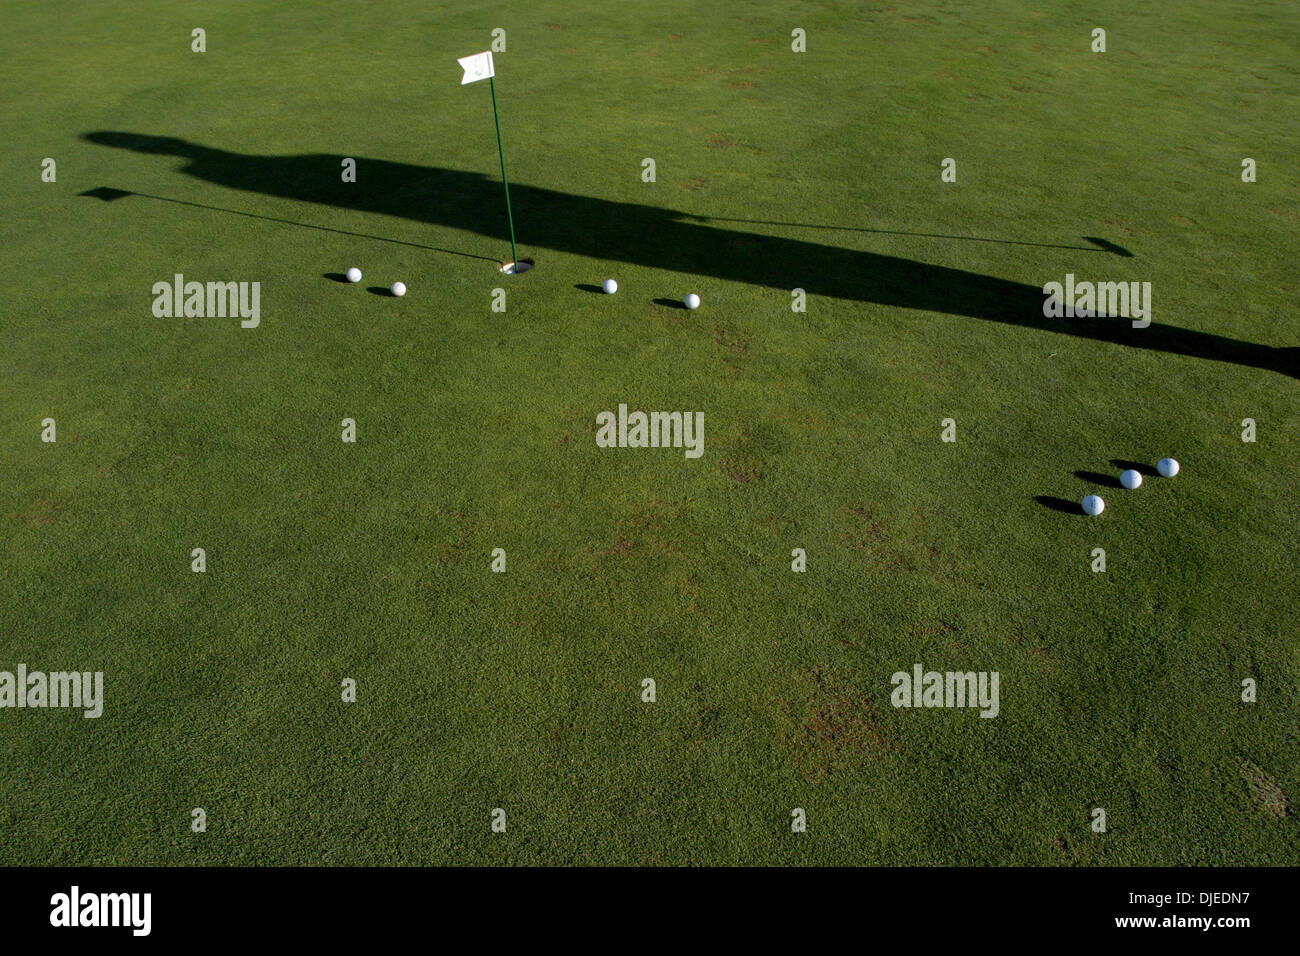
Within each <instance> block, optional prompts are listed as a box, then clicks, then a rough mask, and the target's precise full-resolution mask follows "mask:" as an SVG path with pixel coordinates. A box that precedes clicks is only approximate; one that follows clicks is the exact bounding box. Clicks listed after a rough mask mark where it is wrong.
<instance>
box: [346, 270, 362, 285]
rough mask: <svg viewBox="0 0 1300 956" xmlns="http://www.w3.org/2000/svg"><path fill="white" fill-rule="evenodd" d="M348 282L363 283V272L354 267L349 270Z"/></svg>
mask: <svg viewBox="0 0 1300 956" xmlns="http://www.w3.org/2000/svg"><path fill="white" fill-rule="evenodd" d="M348 281H349V282H360V281H361V270H360V269H358V268H357V267H356V266H353V267H352V268H351V269H349V270H348Z"/></svg>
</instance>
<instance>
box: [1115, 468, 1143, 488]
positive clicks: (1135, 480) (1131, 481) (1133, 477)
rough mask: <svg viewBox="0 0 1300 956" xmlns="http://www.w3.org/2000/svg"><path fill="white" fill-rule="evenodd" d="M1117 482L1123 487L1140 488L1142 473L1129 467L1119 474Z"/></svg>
mask: <svg viewBox="0 0 1300 956" xmlns="http://www.w3.org/2000/svg"><path fill="white" fill-rule="evenodd" d="M1119 483H1120V484H1121V485H1123V486H1124V487H1125V488H1140V487H1141V486H1142V475H1141V474H1139V473H1138V472H1137V471H1135V470H1134V469H1132V468H1130V469H1129V470H1128V471H1126V472H1124V474H1122V475H1120V476H1119Z"/></svg>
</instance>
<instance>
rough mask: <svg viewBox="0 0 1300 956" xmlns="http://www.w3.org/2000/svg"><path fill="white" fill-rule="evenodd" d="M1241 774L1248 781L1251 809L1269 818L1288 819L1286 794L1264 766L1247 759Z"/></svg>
mask: <svg viewBox="0 0 1300 956" xmlns="http://www.w3.org/2000/svg"><path fill="white" fill-rule="evenodd" d="M1241 776H1242V779H1244V780H1245V781H1246V787H1247V789H1248V792H1249V799H1250V806H1251V809H1253V810H1254V811H1255V812H1257V813H1259V814H1260V815H1261V816H1263V817H1266V818H1267V819H1269V820H1284V819H1286V809H1287V807H1286V794H1285V793H1283V792H1282V788H1281V787H1279V786H1278V785H1277V781H1276V780H1274V779H1273V778H1272V777H1271V776H1269V775H1268V774H1267V773H1266V772H1265V771H1264V768H1263V767H1261V766H1260V765H1259V764H1257V763H1253V762H1251V761H1249V760H1247V761H1245V762H1244V763H1243V764H1242V766H1241Z"/></svg>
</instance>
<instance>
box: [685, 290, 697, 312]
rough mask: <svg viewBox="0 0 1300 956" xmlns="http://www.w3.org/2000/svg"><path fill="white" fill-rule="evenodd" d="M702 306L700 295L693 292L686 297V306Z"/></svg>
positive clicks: (694, 307)
mask: <svg viewBox="0 0 1300 956" xmlns="http://www.w3.org/2000/svg"><path fill="white" fill-rule="evenodd" d="M699 307H700V297H699V296H698V295H696V294H695V293H694V292H692V293H691V294H690V295H688V296H687V297H686V308H688V309H698V308H699Z"/></svg>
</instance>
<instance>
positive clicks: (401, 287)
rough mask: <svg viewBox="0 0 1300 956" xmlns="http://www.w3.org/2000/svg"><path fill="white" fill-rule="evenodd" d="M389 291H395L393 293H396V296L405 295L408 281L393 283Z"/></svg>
mask: <svg viewBox="0 0 1300 956" xmlns="http://www.w3.org/2000/svg"><path fill="white" fill-rule="evenodd" d="M388 291H389V292H391V293H393V295H396V296H403V295H406V283H405V282H394V283H393V285H392V288H390V289H389V290H388Z"/></svg>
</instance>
